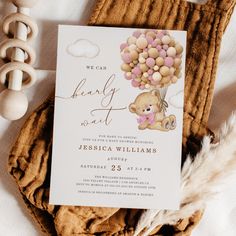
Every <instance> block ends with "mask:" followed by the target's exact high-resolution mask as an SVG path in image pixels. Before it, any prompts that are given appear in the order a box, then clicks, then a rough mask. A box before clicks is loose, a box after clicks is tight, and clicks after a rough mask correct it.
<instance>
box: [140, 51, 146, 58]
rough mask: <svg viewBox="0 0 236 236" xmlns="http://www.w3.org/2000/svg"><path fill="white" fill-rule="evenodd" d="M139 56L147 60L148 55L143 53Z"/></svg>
mask: <svg viewBox="0 0 236 236" xmlns="http://www.w3.org/2000/svg"><path fill="white" fill-rule="evenodd" d="M140 56H142V57H144V58H148V53H147V52H143V53H141V54H140Z"/></svg>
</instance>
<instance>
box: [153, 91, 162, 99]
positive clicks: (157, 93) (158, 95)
mask: <svg viewBox="0 0 236 236" xmlns="http://www.w3.org/2000/svg"><path fill="white" fill-rule="evenodd" d="M151 94H152V95H154V96H156V97H158V99H161V94H160V92H159V90H157V89H153V90H152V91H151Z"/></svg>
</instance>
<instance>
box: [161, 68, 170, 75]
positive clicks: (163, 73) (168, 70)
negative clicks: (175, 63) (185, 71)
mask: <svg viewBox="0 0 236 236" xmlns="http://www.w3.org/2000/svg"><path fill="white" fill-rule="evenodd" d="M160 73H161V74H162V75H163V76H167V75H169V74H170V69H169V68H168V67H167V66H162V67H161V68H160Z"/></svg>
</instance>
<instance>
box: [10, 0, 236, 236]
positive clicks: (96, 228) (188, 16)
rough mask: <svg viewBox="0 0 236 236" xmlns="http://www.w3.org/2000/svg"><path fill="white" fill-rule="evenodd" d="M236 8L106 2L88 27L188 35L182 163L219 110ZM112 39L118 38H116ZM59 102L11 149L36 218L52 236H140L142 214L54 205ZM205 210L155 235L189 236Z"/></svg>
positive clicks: (229, 2)
mask: <svg viewBox="0 0 236 236" xmlns="http://www.w3.org/2000/svg"><path fill="white" fill-rule="evenodd" d="M235 3H236V0H208V2H207V3H206V4H204V5H200V4H195V3H190V2H187V1H185V0H145V1H143V0H99V1H97V4H96V6H95V8H94V11H93V13H92V16H91V18H90V21H89V25H101V26H119V27H142V28H155V29H167V30H168V29H169V30H186V31H187V61H186V77H185V91H184V92H185V95H184V96H185V102H184V128H183V155H182V156H183V160H182V161H183V162H184V160H185V157H186V154H188V153H191V154H193V155H194V154H195V153H196V152H197V151H198V150H199V148H200V141H201V138H202V137H203V135H205V134H207V133H209V130H208V129H207V121H208V117H209V112H210V108H211V103H212V95H213V89H214V82H215V76H216V68H217V62H218V55H219V50H220V43H221V39H222V35H223V32H224V30H225V28H226V26H227V24H228V22H229V19H230V16H231V14H232V12H233V8H234V5H235ZM111 37H112V36H111ZM53 113H54V97H53V96H50V98H49V99H48V100H46V101H45V102H44V103H43V104H42V105H41V106H40V107H39V108H38V109H36V110H35V111H34V112H33V113H32V114H31V116H30V117H29V119H28V120H27V121H26V123H25V124H24V126H23V128H22V130H21V132H20V135H19V137H18V139H17V141H16V143H15V145H14V147H13V148H12V151H11V154H10V157H9V163H8V170H9V173H10V174H11V175H12V176H13V178H14V179H15V181H16V183H17V185H18V187H19V190H20V192H21V193H22V195H23V199H24V201H25V203H26V206H27V207H28V209H29V212H30V214H31V215H32V217H33V218H34V219H35V221H36V222H38V223H39V225H40V227H41V229H42V231H43V232H44V233H46V234H47V235H61V236H71V235H104V236H105V235H106V236H110V235H126V236H129V235H133V234H134V230H135V226H136V224H137V221H138V219H139V217H140V215H141V214H142V212H143V210H138V209H119V208H99V207H80V206H77V207H76V206H53V205H49V204H48V198H49V188H50V182H49V180H50V169H51V166H50V165H51V148H52V128H53ZM202 212H203V209H199V211H198V212H196V213H195V214H194V215H192V216H189V218H187V219H179V222H177V224H176V225H160V226H158V227H157V228H156V229H155V230H154V231H153V232H152V233H151V234H150V235H163V236H167V235H168V236H169V235H173V236H174V235H175V236H177V235H178V236H180V235H181V236H189V235H191V231H192V229H193V228H194V227H195V226H196V224H197V223H198V222H199V220H200V219H201V216H202Z"/></svg>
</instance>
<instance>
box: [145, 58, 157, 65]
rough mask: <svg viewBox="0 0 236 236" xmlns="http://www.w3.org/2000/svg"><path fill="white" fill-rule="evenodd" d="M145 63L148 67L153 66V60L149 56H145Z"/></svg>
mask: <svg viewBox="0 0 236 236" xmlns="http://www.w3.org/2000/svg"><path fill="white" fill-rule="evenodd" d="M146 64H147V66H148V67H153V66H154V65H155V60H154V59H153V58H151V57H149V58H147V60H146Z"/></svg>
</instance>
